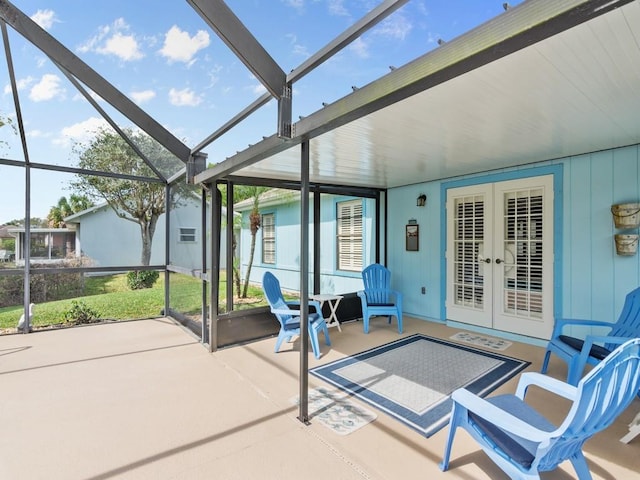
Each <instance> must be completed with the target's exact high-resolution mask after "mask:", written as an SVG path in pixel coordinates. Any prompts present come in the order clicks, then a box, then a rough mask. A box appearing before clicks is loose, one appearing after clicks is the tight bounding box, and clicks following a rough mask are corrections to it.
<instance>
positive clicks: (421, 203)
mask: <svg viewBox="0 0 640 480" xmlns="http://www.w3.org/2000/svg"><path fill="white" fill-rule="evenodd" d="M426 204H427V196H426V195H425V194H424V193H421V194H420V195H418V199H417V200H416V206H418V207H424V206H425V205H426Z"/></svg>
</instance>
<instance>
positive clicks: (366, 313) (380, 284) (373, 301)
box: [358, 263, 402, 333]
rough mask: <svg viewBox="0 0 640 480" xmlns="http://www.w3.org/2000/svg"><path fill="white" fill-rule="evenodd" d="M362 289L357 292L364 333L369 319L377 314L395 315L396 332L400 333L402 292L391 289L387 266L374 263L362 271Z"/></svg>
mask: <svg viewBox="0 0 640 480" xmlns="http://www.w3.org/2000/svg"><path fill="white" fill-rule="evenodd" d="M362 281H363V283H364V290H360V291H359V292H358V296H359V297H360V302H361V303H362V321H363V323H364V333H369V319H370V318H371V317H373V316H377V315H386V316H388V317H389V323H391V317H392V316H395V317H396V318H397V320H398V333H402V294H401V293H400V292H398V291H396V290H392V289H391V272H390V271H389V269H388V268H386V267H384V266H383V265H380V264H379V263H374V264H372V265H369V266H368V267H367V268H365V269H364V270H363V271H362Z"/></svg>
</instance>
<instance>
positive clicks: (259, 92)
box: [251, 83, 267, 96]
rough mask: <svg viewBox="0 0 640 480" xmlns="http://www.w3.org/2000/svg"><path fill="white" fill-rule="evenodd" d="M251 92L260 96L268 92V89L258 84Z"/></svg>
mask: <svg viewBox="0 0 640 480" xmlns="http://www.w3.org/2000/svg"><path fill="white" fill-rule="evenodd" d="M251 90H253V93H255V94H256V96H260V95H262V94H263V93H265V92H266V91H267V88H266V87H265V86H264V85H262V84H261V83H258V84H256V85H254V86H253V87H252V89H251Z"/></svg>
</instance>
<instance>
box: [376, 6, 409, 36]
mask: <svg viewBox="0 0 640 480" xmlns="http://www.w3.org/2000/svg"><path fill="white" fill-rule="evenodd" d="M412 29H413V24H412V23H411V21H410V20H409V19H408V18H407V17H406V16H405V15H403V14H402V13H400V12H396V14H395V15H392V16H390V17H389V18H387V19H386V20H384V21H383V22H382V23H381V24H380V25H378V27H377V29H376V30H375V32H376V34H378V35H382V36H384V37H390V38H394V39H398V40H404V39H405V38H406V37H407V35H409V33H411V30H412Z"/></svg>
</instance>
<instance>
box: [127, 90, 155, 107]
mask: <svg viewBox="0 0 640 480" xmlns="http://www.w3.org/2000/svg"><path fill="white" fill-rule="evenodd" d="M130 95H131V98H133V101H134V102H136V103H137V104H138V105H141V104H143V103H145V102H148V101H149V100H151V99H152V98H154V97H155V96H156V92H154V91H153V90H142V91H140V92H131V93H130Z"/></svg>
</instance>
